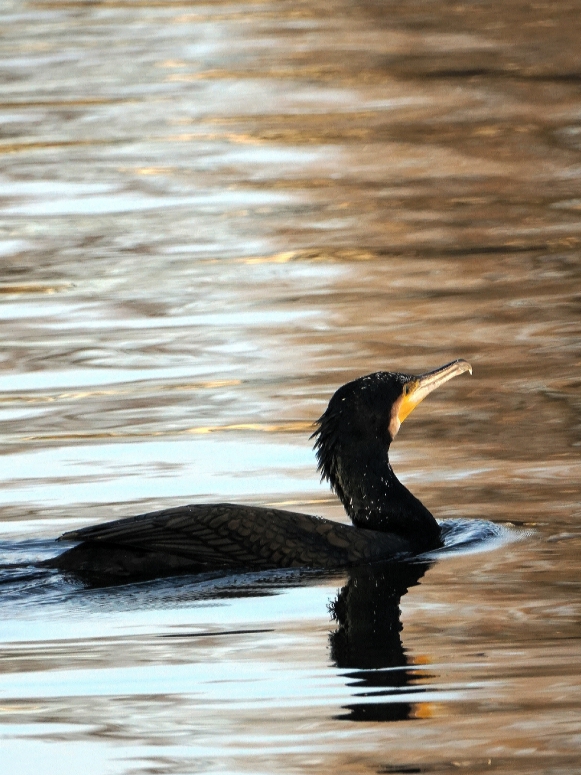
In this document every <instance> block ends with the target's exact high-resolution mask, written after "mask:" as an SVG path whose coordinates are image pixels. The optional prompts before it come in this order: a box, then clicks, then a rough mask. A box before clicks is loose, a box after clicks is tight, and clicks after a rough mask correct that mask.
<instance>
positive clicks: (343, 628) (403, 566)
mask: <svg viewBox="0 0 581 775" xmlns="http://www.w3.org/2000/svg"><path fill="white" fill-rule="evenodd" d="M431 564H432V563H427V562H421V563H419V562H418V563H411V562H408V563H389V564H385V565H381V566H371V567H366V568H355V569H353V570H351V571H350V573H349V578H348V580H347V583H346V584H345V585H344V586H343V587H342V588H341V590H340V591H339V593H338V595H337V597H336V598H335V600H334V601H333V602H332V604H331V606H330V609H331V614H332V616H333V618H334V619H335V620H336V621H337V624H338V627H337V629H336V630H335V631H334V632H333V633H331V635H330V638H329V639H330V646H331V658H332V660H333V662H334V663H335V665H336V666H337V667H339V668H348V669H350V672H348V673H346V674H345V678H347V679H348V681H349V684H348V685H349V686H351V687H353V690H354V691H353V694H354V697H357V698H358V701H357V703H355V704H353V705H347V706H346V707H345V708H344V710H345V711H346V712H345V713H344V714H341V715H339V716H337V717H336V718H338V719H343V720H349V721H401V720H403V719H408V718H410V717H412V714H413V709H414V707H415V703H409V702H406V701H400V700H398V699H397V698H398V695H399V694H401V692H402V691H403V690H405V688H406V687H408V686H409V685H410V684H411V683H412V682H413V681H414V672H413V671H412V670H411V669H410V662H409V659H408V656H407V653H406V649H405V648H404V646H403V643H402V640H401V631H402V629H403V626H402V623H401V618H400V608H399V604H400V600H401V598H402V596H403V595H405V593H406V592H407V591H408V589H409V588H410V587H413V586H415V585H416V584H418V583H419V581H420V579H421V578H422V576H423V575H424V574H425V573H426V571H427V570H428V569H429V568H430V566H431ZM351 669H352V670H351ZM417 691H418V689H414V693H417ZM420 691H421V690H420ZM359 698H366V699H361V700H360V699H359Z"/></svg>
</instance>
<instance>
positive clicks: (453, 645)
mask: <svg viewBox="0 0 581 775" xmlns="http://www.w3.org/2000/svg"><path fill="white" fill-rule="evenodd" d="M31 9H32V10H33V11H34V13H33V14H32V15H30V10H31ZM578 11H579V9H578V8H577V6H576V4H575V3H566V2H558V3H556V4H555V3H552V4H544V3H535V4H530V3H524V2H514V3H510V4H504V5H501V4H498V3H496V4H495V3H488V4H486V3H480V4H477V5H475V4H450V5H447V4H436V5H432V6H427V5H424V6H422V5H417V4H412V3H407V2H404V3H393V2H386V3H381V4H378V3H373V2H362V3H356V4H341V3H334V2H332V3H330V4H329V3H328V2H327V3H324V4H322V3H321V4H319V3H308V4H301V3H299V4H297V3H293V4H289V3H280V2H278V3H277V2H272V0H264V1H263V2H253V3H251V4H250V5H249V6H244V7H240V6H237V5H232V4H230V3H229V2H226V1H225V2H214V3H212V4H210V5H202V6H197V5H195V4H194V5H192V4H184V3H182V2H159V3H149V2H147V3H146V2H136V3H133V2H106V3H98V4H90V5H87V4H85V3H77V2H70V3H69V2H39V3H34V4H31V5H28V6H27V7H26V8H25V9H22V8H21V7H20V6H18V4H13V5H11V6H10V14H9V15H8V16H7V18H6V20H5V21H4V28H5V31H6V35H5V37H4V38H3V39H2V42H1V43H0V47H1V49H2V53H3V68H4V70H3V72H4V76H5V77H4V78H3V80H2V85H1V86H0V116H1V117H2V122H1V125H2V130H1V133H0V134H1V137H0V154H1V155H2V159H3V169H2V174H1V176H0V206H1V207H2V212H1V213H0V268H1V276H0V294H1V296H2V303H1V304H0V315H2V326H3V350H2V371H1V372H0V386H1V392H0V419H1V420H2V430H3V440H4V443H3V445H2V447H1V448H0V454H1V456H2V463H3V466H2V471H3V473H2V478H1V479H0V495H1V497H2V501H1V502H2V504H3V505H2V511H1V512H0V528H1V529H2V536H8V538H7V540H6V541H4V540H2V554H3V556H6V557H7V558H8V559H7V560H6V566H3V568H2V574H4V575H3V576H2V582H3V583H2V586H1V591H0V596H1V599H2V607H3V610H4V612H5V614H4V616H3V620H4V624H3V636H2V642H1V645H0V697H1V698H2V699H1V715H0V721H1V722H2V723H0V735H1V736H2V740H1V743H0V747H2V749H3V757H4V756H7V757H9V761H10V771H11V772H15V773H18V772H22V773H24V772H29V771H31V770H34V771H38V766H39V765H38V762H42V764H43V768H44V772H46V773H50V772H55V773H57V772H58V773H59V775H62V772H64V771H67V770H68V771H79V770H82V771H83V772H86V773H89V775H90V773H91V772H96V773H97V772H98V773H99V775H101V773H103V772H105V771H107V772H112V773H113V772H115V773H116V772H120V773H134V772H153V771H155V772H164V773H173V772H175V773H180V772H194V771H210V770H212V771H218V772H220V771H221V772H226V771H227V772H253V773H262V772H265V773H274V772H281V773H282V772H329V771H331V770H332V771H337V772H339V773H350V775H351V774H352V773H355V772H361V773H369V772H384V773H387V772H393V773H396V772H397V773H403V772H411V771H414V772H433V771H442V772H448V771H449V772H452V771H453V772H457V771H459V770H461V771H465V772H469V773H480V772H483V773H484V772H486V773H490V772H495V773H507V774H508V773H510V774H511V775H513V774H514V773H523V774H524V773H537V772H541V771H543V772H545V771H546V772H557V771H558V772H575V771H577V770H578V769H579V751H578V740H579V733H580V729H581V716H580V712H579V700H578V697H579V678H578V676H579V675H580V673H581V671H580V665H579V621H580V616H581V611H580V608H579V604H578V597H579V596H578V591H579V560H578V558H579V551H580V546H581V531H580V530H579V525H578V522H579V496H580V488H579V482H580V478H581V477H580V467H579V455H578V449H579V444H580V443H581V439H580V436H579V427H580V423H579V399H578V395H579V365H580V363H581V356H580V347H579V342H580V341H581V340H580V333H581V330H580V329H581V326H580V324H579V304H578V301H579V298H578V297H579V287H580V280H581V276H580V269H579V267H580V262H579V250H580V246H581V218H580V208H579V202H580V201H581V184H580V181H581V157H580V153H581V123H580V118H579V115H580V114H579V83H580V75H579V74H580V72H581V60H580V56H579V40H580V39H581V15H580V14H579V12H578ZM460 357H463V358H467V359H468V360H470V362H471V363H472V364H473V366H474V377H473V379H472V380H471V381H470V383H469V384H462V385H460V384H458V385H456V384H455V383H454V384H451V385H447V386H446V388H445V389H442V390H441V391H438V392H437V393H436V394H434V395H433V396H430V398H429V400H428V401H426V402H424V404H422V407H421V409H420V410H419V411H418V412H417V413H415V414H414V417H413V419H410V420H409V421H408V422H407V423H406V427H405V429H403V430H402V432H401V433H400V435H399V437H398V443H397V444H396V445H394V448H393V464H394V468H395V469H396V471H397V472H398V473H399V474H401V476H402V478H403V479H404V480H405V481H406V483H407V484H408V485H409V486H410V488H411V489H412V490H413V491H414V492H415V493H416V494H417V495H418V496H419V497H421V498H422V500H424V501H425V503H426V504H427V505H428V506H429V507H430V509H432V510H433V511H434V513H435V514H436V515H437V516H438V517H439V518H453V517H475V518H483V519H494V520H496V521H498V522H501V523H508V524H512V525H517V526H521V527H523V528H526V529H527V530H530V531H531V532H525V533H523V535H522V540H520V541H518V542H514V543H507V544H503V545H501V546H497V547H496V548H495V549H494V550H491V551H489V552H487V553H482V554H476V555H466V556H454V557H452V556H448V557H447V558H446V559H442V560H440V561H439V562H438V563H436V564H435V565H434V566H433V567H432V568H430V569H429V570H428V571H427V572H426V574H425V576H424V577H423V578H422V579H421V581H420V584H419V585H418V586H413V587H411V588H410V589H409V591H408V592H407V594H405V596H404V597H403V598H402V600H401V624H402V625H403V630H402V631H401V633H400V632H399V629H398V627H399V624H398V621H397V617H396V619H395V620H393V625H394V628H393V632H394V633H395V634H396V635H397V638H395V640H394V641H393V643H392V646H393V650H392V651H391V652H389V649H386V653H387V652H389V654H391V656H392V657H393V659H394V660H395V661H394V667H392V668H390V669H383V668H377V669H369V670H364V669H363V668H362V665H361V664H355V665H353V666H352V667H350V668H342V667H340V666H339V664H338V663H337V661H335V662H334V661H333V657H332V653H331V652H332V643H333V633H334V632H336V628H337V627H338V625H337V624H336V623H333V622H332V621H330V619H329V615H328V611H327V606H328V604H329V603H330V602H332V601H333V600H335V599H336V598H337V596H338V594H339V589H342V588H343V585H344V584H345V583H346V579H327V580H322V579H318V580H310V582H309V583H310V584H311V586H305V585H304V584H305V583H306V582H305V581H304V580H303V581H301V582H300V583H299V581H298V580H296V579H295V580H290V581H289V580H287V582H288V586H285V584H284V583H282V582H280V583H278V582H275V581H273V580H272V579H270V580H268V579H267V580H256V579H251V580H249V579H240V578H238V579H230V580H225V581H224V580H222V581H216V580H210V581H207V580H206V581H198V582H197V583H195V582H193V581H192V580H190V581H189V582H185V581H184V580H180V581H179V582H176V583H174V584H170V583H168V582H163V583H162V582H160V583H159V584H153V585H149V586H148V585H142V586H140V585H137V586H135V587H131V588H126V589H117V590H105V591H99V590H86V589H82V588H81V587H80V586H79V585H75V584H74V583H73V582H71V581H64V580H63V579H60V578H57V577H50V578H44V579H39V578H38V577H31V578H26V577H25V575H26V574H25V575H24V576H23V577H20V576H18V578H16V579H15V580H14V579H12V577H11V576H10V575H9V574H10V573H17V571H16V570H14V567H12V566H11V565H10V563H11V560H14V563H13V565H17V564H18V563H17V562H16V560H17V559H18V558H22V557H25V558H30V557H32V558H33V559H34V558H35V557H36V558H38V557H39V556H42V557H45V556H48V555H50V553H51V552H54V548H53V545H52V544H51V543H49V541H48V539H49V538H52V537H54V536H55V535H57V534H58V533H60V532H62V531H63V530H65V529H67V528H70V527H77V526H79V525H81V524H88V523H90V522H96V521H99V520H105V519H108V518H111V517H121V516H127V515H131V514H134V513H139V512H144V511H148V510H152V509H154V508H162V507H164V506H170V505H174V504H177V503H183V502H187V501H195V500H196V499H200V498H202V499H204V500H206V499H207V500H212V501H220V500H225V499H227V500H240V501H243V502H253V503H258V504H273V505H277V506H281V507H286V508H290V509H297V510H301V509H304V510H307V511H315V512H317V513H320V514H323V515H325V516H330V517H333V518H337V519H342V518H343V515H342V512H341V509H340V508H339V507H338V506H337V504H336V501H335V500H334V499H333V498H332V497H330V495H329V493H328V490H327V489H326V487H324V486H323V485H319V483H318V478H317V475H316V473H315V470H314V469H315V464H314V457H313V456H312V454H311V452H310V449H309V441H308V436H309V435H310V432H311V429H312V423H313V421H314V420H316V418H317V417H318V416H319V415H320V414H321V411H322V410H323V408H324V406H325V404H326V401H327V400H328V398H329V397H330V395H331V394H332V392H333V391H334V390H335V389H336V388H337V387H338V386H339V385H340V384H341V383H343V382H345V381H347V380H349V379H352V378H354V377H356V376H359V375H361V374H364V373H369V372H372V371H376V370H378V369H393V368H398V369H400V370H405V371H408V372H411V373H421V372H424V371H426V370H427V369H429V368H433V367H436V366H439V365H441V364H442V363H445V362H447V361H450V360H452V359H453V358H460ZM186 441H187V444H186ZM8 539H9V540H8ZM20 539H22V540H20ZM18 572H19V571H18ZM400 591H401V590H400ZM392 597H393V599H392V600H391V610H392V613H393V610H394V609H393V606H394V605H396V607H397V608H398V609H399V607H400V606H399V604H397V603H395V597H394V596H392ZM378 610H380V611H382V610H384V609H382V608H381V606H380V607H379V609H378ZM360 624H361V625H362V627H363V633H364V635H365V632H364V629H365V624H366V621H365V617H363V621H362V622H360ZM217 633H219V636H218V634H217ZM168 634H171V635H172V636H179V637H171V638H168V637H165V636H166V635H168ZM371 634H373V633H371ZM375 634H377V632H376V631H375ZM386 637H387V636H386ZM400 637H401V643H400V642H399V640H398V639H399V638H400ZM335 640H336V638H335ZM363 641H365V637H364V638H363ZM380 645H381V644H380ZM394 654H395V656H394ZM376 656H377V654H376ZM379 656H380V657H381V656H382V653H381V648H379ZM398 660H399V661H398ZM394 681H395V682H396V684H397V681H400V683H399V684H398V685H395V684H394ZM366 682H367V683H366ZM374 682H375V683H374ZM366 692H367V694H366ZM365 713H369V714H371V716H368V717H367V720H365V719H364V718H363V716H364V715H365ZM382 713H383V714H384V715H383V718H384V721H385V722H386V723H379V722H378V721H374V720H371V718H372V716H373V714H376V715H381V714H382ZM390 714H391V716H390ZM388 716H390V717H391V719H392V722H393V723H387V717H388ZM396 717H397V721H395V718H396ZM355 718H357V719H361V720H358V721H357V723H354V721H355ZM5 751H6V753H4V752H5ZM19 767H20V770H19Z"/></svg>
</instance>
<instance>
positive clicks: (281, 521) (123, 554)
mask: <svg viewBox="0 0 581 775" xmlns="http://www.w3.org/2000/svg"><path fill="white" fill-rule="evenodd" d="M465 371H470V373H472V369H471V367H470V364H469V363H467V362H466V361H464V360H457V361H453V362H452V363H449V364H447V365H446V366H442V367H441V368H439V369H436V370H435V371H431V372H428V373H427V374H422V375H419V376H413V375H409V374H399V373H393V372H385V371H379V372H377V373H375V374H369V375H368V376H366V377H361V378H359V379H356V380H354V381H353V382H349V383H348V384H346V385H343V387H341V388H339V390H337V392H336V393H335V395H334V396H333V397H332V398H331V400H330V402H329V405H328V407H327V409H326V411H325V412H324V414H323V415H322V417H321V418H320V419H319V420H318V421H317V428H316V430H315V432H314V434H313V436H312V437H311V438H315V450H316V454H317V459H318V470H319V472H320V473H321V478H322V479H326V480H328V481H329V483H330V485H331V488H332V489H333V490H334V491H335V492H336V494H337V495H338V496H339V499H340V500H341V502H342V503H343V506H344V507H345V510H346V512H347V514H348V515H349V517H350V518H351V521H352V522H353V525H345V524H341V523H339V522H334V521H332V520H328V519H322V518H320V517H315V516H311V515H308V514H299V513H296V512H290V511H282V510H280V509H271V508H261V507H258V506H243V505H235V504H230V503H218V504H199V505H190V506H178V507H177V508H172V509H164V510H163V511H156V512H152V513H150V514H142V515H140V516H137V517H130V518H129V519H121V520H116V521H114V522H107V523H105V524H102V525H96V526H94V527H86V528H82V529H80V530H74V531H72V532H69V533H65V534H64V535H63V536H61V538H60V539H59V541H76V542H80V543H78V545H77V546H75V547H73V548H71V549H69V550H68V551H65V552H63V553H62V554H60V555H59V556H57V557H55V558H53V559H51V560H49V561H48V563H47V564H49V565H50V566H52V567H56V568H59V569H60V570H63V571H68V572H73V573H76V574H78V575H81V576H86V577H87V578H92V579H101V580H104V581H106V580H108V579H109V580H110V581H111V582H112V583H114V582H115V580H123V579H137V578H153V577H156V576H163V575H173V574H175V573H199V572H204V571H214V570H226V569H230V570H232V569H239V570H249V569H251V570H263V569H264V570H266V569H271V568H315V569H336V568H342V567H350V566H357V565H362V564H366V563H370V562H376V561H380V560H386V559H394V558H400V557H401V558H403V557H406V556H410V555H415V554H419V553H421V552H425V551H428V550H430V549H434V548H437V547H438V546H440V545H441V543H440V528H439V526H438V523H437V522H436V520H435V519H434V517H433V516H432V515H431V514H430V512H429V511H428V509H427V508H426V507H425V506H424V505H423V504H422V503H421V502H420V501H419V500H418V499H417V498H416V497H414V496H413V495H412V494H411V492H410V491H409V490H408V489H407V488H406V487H404V485H403V484H402V483H401V482H400V481H399V480H398V478H397V477H396V476H395V474H394V472H393V470H392V468H391V465H390V463H389V457H388V453H389V447H390V444H391V442H392V441H393V440H394V438H395V436H396V434H397V432H398V430H399V427H400V425H401V423H402V422H403V421H404V420H405V418H406V417H407V416H408V414H409V413H410V412H411V411H412V410H413V409H414V407H416V406H417V405H418V404H419V402H420V401H422V400H423V399H424V398H425V397H426V396H427V395H428V393H430V392H431V391H432V390H434V389H435V388H437V387H438V386H439V385H442V384H443V383H444V382H447V381H448V380H449V379H451V378H452V377H455V376H457V375H458V374H462V373H463V372H465Z"/></svg>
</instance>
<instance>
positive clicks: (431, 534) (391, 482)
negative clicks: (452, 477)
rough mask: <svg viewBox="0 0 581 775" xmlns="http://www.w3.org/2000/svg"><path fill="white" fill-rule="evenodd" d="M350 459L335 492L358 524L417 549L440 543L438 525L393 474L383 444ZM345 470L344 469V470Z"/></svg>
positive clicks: (354, 522) (355, 523)
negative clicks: (394, 535) (394, 536)
mask: <svg viewBox="0 0 581 775" xmlns="http://www.w3.org/2000/svg"><path fill="white" fill-rule="evenodd" d="M359 452H360V454H359V455H357V457H356V459H354V460H351V461H349V465H348V466H347V467H346V468H347V470H349V471H350V472H353V473H352V474H351V475H350V476H349V479H348V480H346V478H345V477H341V480H342V481H341V487H340V488H338V490H337V492H338V495H339V497H340V498H341V501H342V502H343V505H344V507H345V510H346V511H347V514H348V515H349V517H350V518H351V521H352V522H353V524H354V525H356V526H357V527H362V528H367V529H369V530H379V531H382V532H389V533H397V534H398V535H401V536H403V537H405V538H408V539H409V540H410V541H411V542H412V543H413V545H414V547H415V549H416V550H423V549H430V548H435V547H437V546H438V545H439V538H440V528H439V526H438V523H437V522H436V520H435V519H434V517H433V516H432V514H431V513H430V512H429V511H428V509H427V508H426V507H425V506H424V504H423V503H422V502H421V501H419V500H418V499H417V498H416V497H415V496H414V495H412V493H411V492H410V491H409V490H408V489H407V487H405V486H404V485H403V484H402V483H401V482H400V481H399V479H398V478H397V476H396V475H395V474H394V472H393V469H392V467H391V465H390V462H389V456H388V450H387V449H386V448H385V447H382V448H376V449H375V450H366V452H365V453H364V454H361V450H360V451H359ZM343 470H345V469H343Z"/></svg>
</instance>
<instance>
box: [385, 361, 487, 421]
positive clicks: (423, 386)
mask: <svg viewBox="0 0 581 775" xmlns="http://www.w3.org/2000/svg"><path fill="white" fill-rule="evenodd" d="M465 371H469V372H470V374H472V366H471V365H470V364H469V363H468V361H465V360H458V361H452V363H448V364H446V366H441V367H440V368H439V369H435V370H434V371H429V372H428V373H427V374H421V375H420V376H419V377H415V378H414V379H412V380H411V381H410V382H406V384H405V385H404V389H403V395H402V397H401V399H400V401H399V406H398V408H397V419H398V423H402V422H403V421H404V420H405V418H406V417H407V416H408V414H410V412H411V411H412V410H413V409H415V408H416V406H417V405H418V404H419V403H420V401H423V400H424V398H425V397H426V396H427V395H428V394H429V393H431V392H432V390H435V389H436V388H437V387H440V385H443V384H444V382H447V381H448V380H449V379H452V377H457V376H458V374H463V373H464V372H465Z"/></svg>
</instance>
